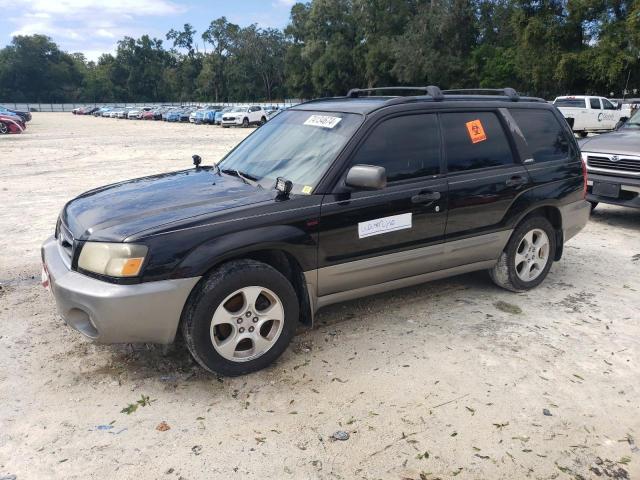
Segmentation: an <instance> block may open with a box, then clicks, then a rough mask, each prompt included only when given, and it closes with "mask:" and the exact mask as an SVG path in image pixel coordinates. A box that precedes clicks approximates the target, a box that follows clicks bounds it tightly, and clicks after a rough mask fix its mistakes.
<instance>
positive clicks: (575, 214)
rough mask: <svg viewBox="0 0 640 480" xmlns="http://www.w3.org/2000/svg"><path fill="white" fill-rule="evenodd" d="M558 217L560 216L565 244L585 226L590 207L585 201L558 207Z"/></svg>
mask: <svg viewBox="0 0 640 480" xmlns="http://www.w3.org/2000/svg"><path fill="white" fill-rule="evenodd" d="M560 215H562V236H563V239H564V241H565V242H566V241H567V240H569V239H570V238H572V237H574V236H575V235H576V234H577V233H578V232H579V231H580V230H582V229H583V228H584V226H585V225H586V224H587V222H588V221H589V215H591V205H590V204H589V202H587V201H586V200H580V201H577V202H572V203H569V204H568V205H563V206H561V207H560Z"/></svg>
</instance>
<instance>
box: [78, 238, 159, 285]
mask: <svg viewBox="0 0 640 480" xmlns="http://www.w3.org/2000/svg"><path fill="white" fill-rule="evenodd" d="M146 255H147V247H146V246H144V245H135V244H131V243H103V242H86V243H85V244H84V246H83V247H82V251H81V252H80V258H79V259H78V267H80V268H81V269H83V270H87V271H89V272H93V273H98V274H100V275H108V276H110V277H135V276H136V275H138V274H139V273H140V270H141V269H142V264H143V263H144V258H145V257H146Z"/></svg>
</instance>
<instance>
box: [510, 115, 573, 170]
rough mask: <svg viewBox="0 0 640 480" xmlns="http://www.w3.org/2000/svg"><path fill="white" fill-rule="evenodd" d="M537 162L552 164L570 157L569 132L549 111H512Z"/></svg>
mask: <svg viewBox="0 0 640 480" xmlns="http://www.w3.org/2000/svg"><path fill="white" fill-rule="evenodd" d="M509 112H510V113H511V116H512V117H513V118H514V119H515V121H516V123H517V124H518V126H519V127H520V131H521V132H522V134H523V135H524V138H525V141H526V142H527V145H528V146H529V149H530V151H531V154H532V156H533V159H534V160H535V161H536V162H551V161H553V160H563V159H567V158H568V157H569V140H568V138H567V132H565V129H564V128H563V127H562V125H561V124H560V122H559V121H558V119H557V118H556V116H555V115H554V114H553V113H552V112H550V111H549V110H534V109H524V108H514V109H510V110H509Z"/></svg>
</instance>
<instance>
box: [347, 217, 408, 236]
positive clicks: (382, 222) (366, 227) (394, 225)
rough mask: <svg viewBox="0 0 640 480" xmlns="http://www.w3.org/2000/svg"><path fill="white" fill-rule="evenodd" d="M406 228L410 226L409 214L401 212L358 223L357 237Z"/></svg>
mask: <svg viewBox="0 0 640 480" xmlns="http://www.w3.org/2000/svg"><path fill="white" fill-rule="evenodd" d="M407 228H411V214H410V213H403V214H402V215H393V216H391V217H383V218H376V219H375V220H369V221H368V222H360V223H358V237H359V238H366V237H371V236H373V235H382V234H383V233H389V232H395V231H397V230H404V229H407Z"/></svg>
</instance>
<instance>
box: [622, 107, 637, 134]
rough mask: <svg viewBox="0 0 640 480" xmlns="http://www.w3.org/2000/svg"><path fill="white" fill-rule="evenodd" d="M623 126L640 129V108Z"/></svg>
mask: <svg viewBox="0 0 640 480" xmlns="http://www.w3.org/2000/svg"><path fill="white" fill-rule="evenodd" d="M622 128H628V129H633V130H640V110H638V111H637V112H636V113H635V115H634V116H633V117H631V118H630V119H629V120H627V122H626V123H625V124H624V125H623V126H622Z"/></svg>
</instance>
